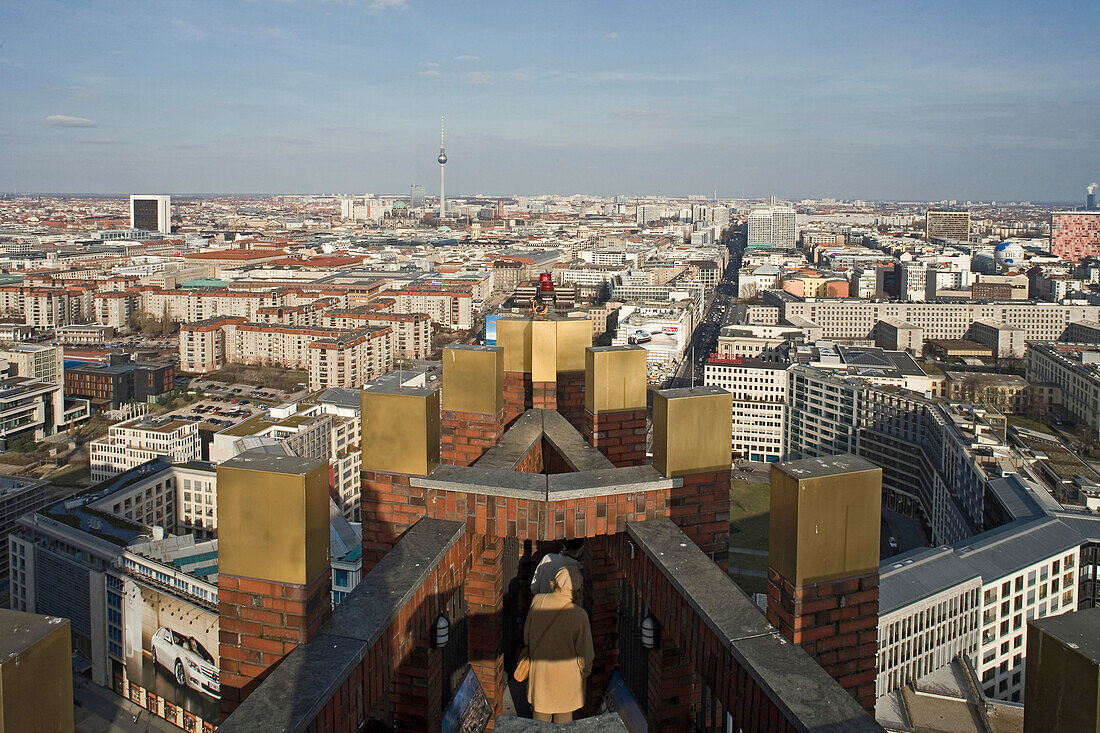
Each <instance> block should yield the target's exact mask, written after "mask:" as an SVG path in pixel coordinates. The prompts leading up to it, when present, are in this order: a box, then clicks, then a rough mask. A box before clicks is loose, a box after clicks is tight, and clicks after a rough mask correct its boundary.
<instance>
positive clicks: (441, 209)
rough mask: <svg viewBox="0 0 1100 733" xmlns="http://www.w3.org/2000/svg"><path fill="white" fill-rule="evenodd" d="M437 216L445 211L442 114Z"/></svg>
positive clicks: (444, 154)
mask: <svg viewBox="0 0 1100 733" xmlns="http://www.w3.org/2000/svg"><path fill="white" fill-rule="evenodd" d="M436 160H438V161H439V218H440V220H442V219H443V217H444V216H445V215H446V213H447V199H446V196H445V194H444V193H443V165H444V164H445V163H446V162H447V151H446V150H444V148H443V115H440V116H439V157H438V158H436Z"/></svg>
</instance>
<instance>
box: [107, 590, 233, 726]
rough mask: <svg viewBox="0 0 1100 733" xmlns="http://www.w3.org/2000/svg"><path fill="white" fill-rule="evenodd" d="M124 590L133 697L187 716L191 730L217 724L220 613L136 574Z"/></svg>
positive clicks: (173, 715)
mask: <svg viewBox="0 0 1100 733" xmlns="http://www.w3.org/2000/svg"><path fill="white" fill-rule="evenodd" d="M123 590H124V593H125V596H124V597H125V601H124V602H125V608H124V613H123V632H122V636H123V639H122V641H123V643H122V653H123V657H124V659H125V666H124V674H125V677H126V681H127V683H128V684H129V687H130V697H131V698H132V697H133V696H134V695H135V694H138V695H139V697H143V698H144V700H143V702H144V704H145V707H146V708H147V709H149V710H152V711H153V712H155V713H156V714H157V715H159V716H161V717H164V718H167V719H169V720H172V721H173V722H175V721H177V720H179V721H181V722H180V723H177V724H179V725H181V727H183V728H184V729H185V730H201V729H202V728H200V727H199V725H200V724H203V723H205V724H206V725H203V726H202V727H207V726H209V725H210V724H214V725H216V724H217V723H218V721H219V719H220V716H221V703H220V699H221V694H220V693H221V687H220V685H219V682H218V679H219V675H218V657H217V654H218V615H217V614H216V613H214V612H212V611H208V610H207V609H205V608H202V607H200V606H198V605H195V604H193V603H189V602H187V601H184V600H181V599H179V598H176V597H174V596H172V595H170V594H168V593H165V592H161V591H159V590H157V589H155V588H153V587H151V586H148V585H145V584H144V583H140V582H137V581H135V580H133V579H131V578H127V579H126V580H125V582H124V585H123ZM135 688H138V690H137V691H135ZM150 701H152V702H150ZM152 706H155V708H154V707H152ZM187 723H190V724H191V726H190V727H189V726H188V725H187Z"/></svg>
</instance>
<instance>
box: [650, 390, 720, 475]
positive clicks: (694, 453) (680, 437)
mask: <svg viewBox="0 0 1100 733" xmlns="http://www.w3.org/2000/svg"><path fill="white" fill-rule="evenodd" d="M732 435H733V395H731V394H730V393H729V392H726V391H725V390H723V389H720V388H718V387H695V388H691V389H689V388H687V387H684V388H681V389H664V390H661V391H659V392H655V393H654V394H653V467H654V468H656V469H657V470H658V471H660V472H661V473H663V474H664V475H665V476H669V477H673V476H684V475H686V474H691V473H704V472H707V471H718V470H722V469H726V470H728V469H729V468H730V465H731V461H730V456H731V450H730V448H731V445H730V441H731V440H732Z"/></svg>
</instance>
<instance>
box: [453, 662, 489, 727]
mask: <svg viewBox="0 0 1100 733" xmlns="http://www.w3.org/2000/svg"><path fill="white" fill-rule="evenodd" d="M491 716H492V713H491V712H490V710H489V702H488V701H487V700H486V699H485V692H484V691H483V690H482V689H481V684H480V683H479V682H478V681H477V676H476V675H475V674H474V671H473V670H472V669H471V670H468V671H467V672H466V676H465V677H464V678H463V679H462V684H461V685H459V686H458V691H457V692H455V695H454V697H453V698H452V699H451V704H450V705H448V706H447V709H446V710H445V711H444V712H443V733H481V731H483V730H485V726H486V725H488V723H489V718H490V717H491Z"/></svg>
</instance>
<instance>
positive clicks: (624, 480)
mask: <svg viewBox="0 0 1100 733" xmlns="http://www.w3.org/2000/svg"><path fill="white" fill-rule="evenodd" d="M601 455H603V454H601ZM547 478H548V479H549V481H548V482H547V484H548V486H547V499H548V500H549V501H561V500H565V499H587V498H589V497H593V496H613V495H616V494H636V493H639V492H643V491H659V490H661V489H673V488H677V487H679V486H683V485H684V480H683V479H682V478H665V477H664V476H662V475H661V473H660V472H659V471H658V470H657V469H656V468H654V467H653V466H624V467H623V468H615V467H614V466H611V467H609V468H603V469H599V470H596V471H577V472H575V473H555V474H551V475H550V476H548V477H547Z"/></svg>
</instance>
